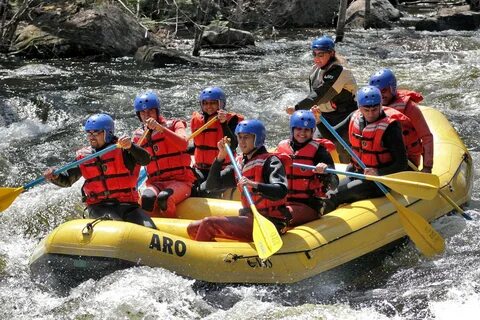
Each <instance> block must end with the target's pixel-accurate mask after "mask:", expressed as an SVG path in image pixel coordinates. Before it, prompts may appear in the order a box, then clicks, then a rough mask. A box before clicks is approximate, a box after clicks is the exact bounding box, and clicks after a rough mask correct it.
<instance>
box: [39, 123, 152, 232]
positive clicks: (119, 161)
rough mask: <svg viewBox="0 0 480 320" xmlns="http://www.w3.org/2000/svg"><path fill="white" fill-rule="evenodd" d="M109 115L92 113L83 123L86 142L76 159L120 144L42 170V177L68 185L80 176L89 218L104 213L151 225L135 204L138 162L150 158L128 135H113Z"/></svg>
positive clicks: (112, 124) (143, 163)
mask: <svg viewBox="0 0 480 320" xmlns="http://www.w3.org/2000/svg"><path fill="white" fill-rule="evenodd" d="M114 128H115V126H114V122H113V119H112V118H111V117H110V116H109V115H107V114H96V115H93V116H91V117H89V118H88V120H87V122H86V123H85V127H84V129H85V133H86V134H87V139H88V142H89V143H90V146H88V147H84V148H82V149H80V150H78V151H77V153H76V160H80V159H82V158H85V157H86V156H88V155H90V154H93V153H95V152H98V151H101V150H103V149H105V148H107V147H109V146H110V145H112V144H115V143H116V144H117V145H118V146H119V147H120V148H117V149H115V150H112V151H110V152H107V153H105V154H104V155H102V156H100V157H96V158H93V159H91V160H89V161H86V162H84V163H82V164H80V165H79V166H78V167H74V168H71V169H69V170H67V171H66V172H63V173H60V174H59V175H55V174H54V171H55V169H54V168H49V169H47V170H46V171H45V172H44V177H45V179H46V180H48V181H50V182H52V183H53V184H56V185H57V186H60V187H70V186H71V185H72V184H74V183H75V182H76V181H77V180H78V179H80V178H81V177H82V176H83V177H84V178H85V183H84V184H83V186H82V198H83V201H84V202H86V204H87V211H88V213H89V216H90V218H94V219H97V218H101V217H103V216H108V217H109V218H111V219H113V220H123V221H128V222H132V223H136V224H139V225H143V226H145V227H149V228H154V229H156V227H155V224H154V223H153V221H152V219H151V218H150V217H149V216H148V215H147V214H146V213H145V212H144V211H143V210H142V209H141V208H140V207H139V205H138V197H139V196H138V191H137V189H136V186H137V178H138V174H139V172H140V166H144V165H147V164H148V163H149V162H150V155H149V154H148V152H147V151H146V150H144V149H142V148H141V147H139V146H137V145H136V144H134V143H132V141H131V140H130V138H129V137H127V136H122V137H120V138H117V137H116V136H115V135H114V132H115V130H114Z"/></svg>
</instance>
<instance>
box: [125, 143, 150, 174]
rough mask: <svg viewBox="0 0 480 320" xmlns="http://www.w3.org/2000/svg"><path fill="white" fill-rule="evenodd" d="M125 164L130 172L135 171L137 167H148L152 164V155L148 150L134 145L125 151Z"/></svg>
mask: <svg viewBox="0 0 480 320" xmlns="http://www.w3.org/2000/svg"><path fill="white" fill-rule="evenodd" d="M122 155H123V162H124V163H125V166H126V167H127V168H128V170H130V171H133V169H134V168H135V166H136V165H141V166H146V165H147V164H149V163H150V154H149V153H148V151H147V150H145V149H143V148H141V147H139V146H137V145H136V144H133V143H132V146H131V147H130V149H123V150H122Z"/></svg>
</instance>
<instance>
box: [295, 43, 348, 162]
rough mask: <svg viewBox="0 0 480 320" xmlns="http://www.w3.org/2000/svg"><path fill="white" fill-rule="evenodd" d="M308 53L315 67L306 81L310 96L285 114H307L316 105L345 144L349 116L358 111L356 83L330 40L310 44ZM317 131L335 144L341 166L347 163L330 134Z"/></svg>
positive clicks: (339, 146)
mask: <svg viewBox="0 0 480 320" xmlns="http://www.w3.org/2000/svg"><path fill="white" fill-rule="evenodd" d="M311 49H312V54H313V62H314V65H313V67H312V70H311V72H310V77H309V84H310V93H309V94H308V96H307V97H306V98H304V99H302V100H301V101H299V102H298V103H297V104H296V105H295V106H287V108H286V111H287V113H288V114H290V115H291V114H292V113H293V112H295V111H296V110H310V109H311V108H312V107H313V106H314V105H317V106H318V107H319V109H320V111H321V112H322V114H323V116H324V118H325V119H326V120H327V121H328V123H329V124H331V125H332V126H334V127H335V129H336V130H337V132H338V134H340V136H342V137H343V138H344V139H345V140H347V138H348V121H349V119H350V114H351V113H352V112H354V111H355V110H357V105H356V103H355V92H356V90H357V83H356V81H355V78H354V77H353V74H352V72H351V71H350V70H349V69H348V68H347V67H346V62H345V59H344V58H343V57H341V56H340V55H338V54H337V53H336V52H335V43H334V42H333V40H332V38H330V37H327V36H323V37H320V38H317V39H315V40H313V42H312V45H311ZM317 127H318V129H319V133H320V135H321V136H322V137H323V138H326V139H329V140H331V141H334V142H335V145H336V146H337V151H338V153H339V156H340V162H342V163H349V162H350V155H349V154H348V153H347V152H346V151H345V150H344V149H343V148H342V146H341V145H340V143H339V142H337V141H336V140H334V137H333V135H332V134H331V133H330V131H328V129H327V128H326V127H325V126H324V125H323V124H322V123H318V125H317Z"/></svg>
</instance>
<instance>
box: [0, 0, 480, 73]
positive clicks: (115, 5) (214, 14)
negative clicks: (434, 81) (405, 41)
mask: <svg viewBox="0 0 480 320" xmlns="http://www.w3.org/2000/svg"><path fill="white" fill-rule="evenodd" d="M3 1H5V0H3ZM161 2H162V3H163V4H164V5H165V7H163V9H164V10H163V11H160V10H159V7H158V4H159V3H161ZM226 2H228V3H229V4H222V5H220V4H219V3H221V2H214V1H206V0H192V1H185V0H184V1H180V0H177V1H176V2H175V1H174V2H173V4H172V2H167V1H144V2H142V3H143V6H142V7H138V8H137V7H136V5H135V4H136V1H131V2H129V1H125V2H121V1H119V0H117V1H92V0H75V1H74V0H72V1H55V0H52V1H42V2H39V1H34V0H24V1H23V4H21V5H17V6H16V7H12V6H8V7H5V6H3V7H2V11H3V12H5V10H7V12H6V14H5V17H7V19H6V20H7V21H6V24H5V27H4V28H2V50H1V51H2V52H3V53H6V54H8V55H17V56H23V57H26V58H44V59H45V58H46V59H48V58H64V57H89V58H90V59H103V58H111V57H121V56H135V57H136V59H137V60H138V61H139V62H146V63H153V65H154V66H158V67H161V66H164V65H168V64H202V63H203V60H202V59H201V58H195V57H192V56H190V55H188V54H185V53H183V52H181V51H177V50H174V49H176V47H177V43H178V38H179V37H180V38H181V37H185V38H190V39H192V38H195V37H197V39H198V40H199V41H198V42H196V44H197V46H198V47H197V52H198V50H200V49H201V48H205V47H209V48H243V47H246V48H251V47H253V46H254V45H255V36H258V35H259V34H261V35H263V36H264V37H272V38H275V37H276V36H277V35H278V32H279V30H282V29H283V28H306V27H309V28H334V27H335V21H336V14H337V11H338V4H339V1H330V0H288V1H286V0H257V1H249V0H243V1H237V2H235V3H234V2H231V1H226ZM350 2H351V1H350ZM392 2H394V3H396V2H397V1H392ZM2 3H4V2H2ZM7 3H8V2H7ZM154 3H157V7H155V6H154ZM166 4H170V7H168V6H166ZM416 4H417V7H419V8H420V9H421V5H420V6H418V5H419V1H417V2H416ZM420 4H421V3H420ZM454 4H458V2H456V3H452V4H451V5H449V7H448V6H447V7H445V6H444V7H441V8H440V7H439V6H438V8H440V9H438V10H430V11H429V12H428V13H427V14H425V13H424V14H421V12H420V14H418V12H417V13H416V14H412V13H410V12H409V11H411V8H412V6H411V5H408V3H405V4H402V5H399V6H397V8H395V7H394V6H393V5H392V4H391V3H390V1H388V0H372V1H371V17H370V20H369V27H372V28H393V27H409V28H414V29H416V30H428V31H441V30H447V29H455V30H475V29H478V27H479V26H480V13H479V12H475V11H471V10H470V7H469V6H468V5H463V6H458V5H454ZM460 4H461V3H460ZM173 5H174V6H175V7H174V8H172V7H171V6H173ZM364 8H365V2H364V0H357V1H353V2H351V3H350V5H349V7H348V9H347V17H346V22H347V25H346V27H347V34H348V30H352V29H355V28H363V26H364V24H365V22H364V16H365V10H364ZM435 8H436V7H435ZM435 8H434V9H435ZM167 9H169V10H167ZM419 11H421V10H419ZM147 16H148V18H147ZM240 29H246V30H249V31H243V30H240ZM250 50H251V49H250ZM253 51H255V50H253ZM255 54H258V52H255Z"/></svg>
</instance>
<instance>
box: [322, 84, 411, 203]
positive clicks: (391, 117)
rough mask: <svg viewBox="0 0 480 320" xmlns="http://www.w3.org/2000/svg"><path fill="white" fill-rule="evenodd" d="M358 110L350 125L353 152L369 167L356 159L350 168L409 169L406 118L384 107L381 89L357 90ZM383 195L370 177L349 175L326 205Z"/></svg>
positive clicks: (382, 171)
mask: <svg viewBox="0 0 480 320" xmlns="http://www.w3.org/2000/svg"><path fill="white" fill-rule="evenodd" d="M357 101H358V110H357V111H356V112H355V113H354V114H353V115H352V118H351V119H350V125H349V130H348V132H349V137H350V144H351V146H352V150H353V152H354V153H355V154H356V155H357V156H358V157H359V158H360V160H362V162H363V163H364V164H365V166H366V168H365V169H362V168H361V166H360V165H359V164H358V163H357V162H355V160H354V159H352V163H351V164H350V165H348V166H347V171H351V172H357V173H362V174H365V175H373V176H382V175H387V174H392V173H395V172H400V171H405V170H407V165H408V164H407V151H406V149H405V144H404V142H403V136H402V126H401V122H402V121H403V120H402V119H405V118H406V117H405V116H404V115H403V114H401V113H400V112H398V111H395V110H394V109H391V108H384V107H382V105H381V103H382V96H381V93H380V90H378V88H376V87H373V86H366V87H363V88H361V89H360V90H359V91H358V92H357ZM380 196H383V192H382V191H381V190H380V188H378V187H377V186H376V185H375V182H373V181H369V180H360V179H356V178H346V179H342V180H341V181H340V185H339V186H338V192H337V193H336V194H333V195H332V196H331V197H330V199H326V200H325V201H326V203H327V204H326V206H327V207H329V208H335V207H337V206H338V205H340V204H342V203H351V202H355V201H359V200H363V199H369V198H376V197H380Z"/></svg>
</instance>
